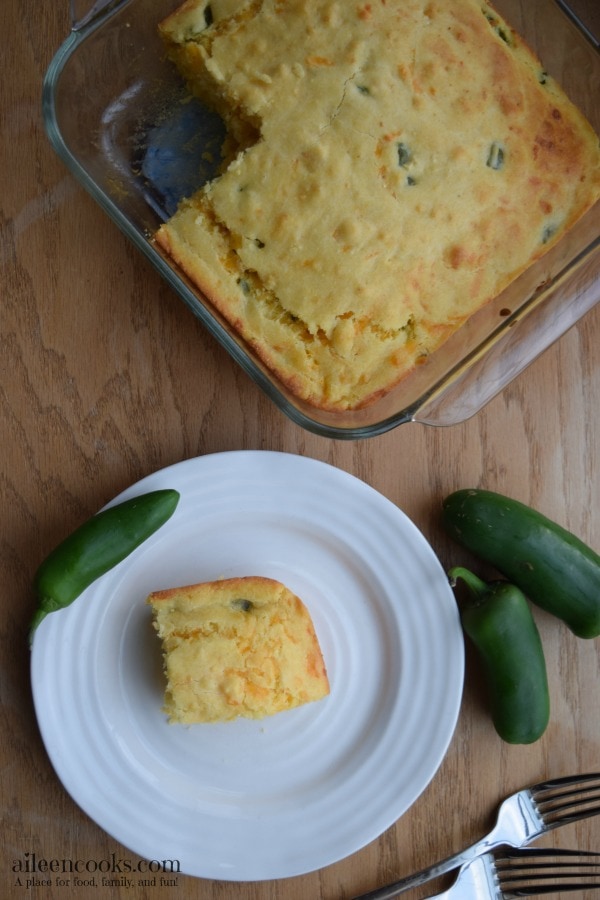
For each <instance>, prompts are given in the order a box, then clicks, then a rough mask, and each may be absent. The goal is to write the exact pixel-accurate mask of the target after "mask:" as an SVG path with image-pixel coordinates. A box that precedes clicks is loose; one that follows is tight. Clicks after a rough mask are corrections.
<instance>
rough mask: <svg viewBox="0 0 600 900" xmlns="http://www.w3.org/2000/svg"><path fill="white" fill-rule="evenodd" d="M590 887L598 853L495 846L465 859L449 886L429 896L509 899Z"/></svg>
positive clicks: (598, 869)
mask: <svg viewBox="0 0 600 900" xmlns="http://www.w3.org/2000/svg"><path fill="white" fill-rule="evenodd" d="M592 857H593V858H594V861H592ZM594 889H596V890H598V889H600V853H593V852H591V851H587V850H554V849H541V850H537V849H535V850H533V849H532V850H505V851H502V850H496V852H495V853H484V854H483V856H477V857H476V858H475V859H474V860H472V861H471V862H470V863H467V864H466V865H465V866H463V868H462V869H461V870H460V872H459V874H458V878H457V879H456V881H455V882H454V884H453V885H452V887H450V888H448V890H447V891H443V892H442V893H441V894H432V895H431V896H430V897H429V900H513V898H516V897H534V896H539V895H540V894H550V893H554V892H559V891H560V892H562V891H584V890H594Z"/></svg>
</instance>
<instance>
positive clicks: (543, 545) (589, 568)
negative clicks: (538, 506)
mask: <svg viewBox="0 0 600 900" xmlns="http://www.w3.org/2000/svg"><path fill="white" fill-rule="evenodd" d="M442 521H443V523H444V525H445V527H446V529H447V530H448V532H449V534H450V535H452V537H453V538H454V539H455V540H456V541H458V543H460V544H462V546H463V547H466V548H467V549H468V550H470V551H471V552H473V553H474V554H476V555H477V556H479V557H480V558H481V559H483V560H485V561H486V562H488V563H491V564H492V565H493V566H495V568H496V569H498V571H499V572H501V573H502V575H504V576H505V577H506V578H507V579H508V580H509V581H511V582H512V583H513V584H516V585H517V586H518V587H519V588H520V589H521V590H522V591H523V593H525V594H526V595H527V596H528V597H529V599H530V600H531V601H532V602H533V603H535V604H536V605H537V606H539V607H541V608H542V609H545V610H546V611H547V612H549V613H552V615H554V616H556V617H558V618H559V619H561V620H562V621H563V622H565V624H566V625H567V626H568V627H569V628H570V629H571V631H573V632H574V634H576V635H577V636H578V637H581V638H594V637H597V636H598V635H600V556H598V554H597V553H595V552H594V551H593V550H592V549H591V548H590V547H588V546H586V545H585V544H584V543H583V542H582V541H580V540H579V538H577V537H575V535H573V534H571V532H569V531H567V530H566V529H564V528H561V526H560V525H557V524H556V523H555V522H552V521H551V520H550V519H547V518H546V517H545V516H543V515H541V513H538V512H536V511H535V510H533V509H531V508H530V507H528V506H526V505H525V504H523V503H519V502H518V501H517V500H511V499H510V498H508V497H504V496H503V495H502V494H497V493H494V492H493V491H484V490H461V491H456V492H455V493H453V494H450V495H449V496H448V497H447V498H446V499H445V500H444V502H443V504H442Z"/></svg>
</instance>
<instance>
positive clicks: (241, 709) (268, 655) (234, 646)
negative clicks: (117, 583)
mask: <svg viewBox="0 0 600 900" xmlns="http://www.w3.org/2000/svg"><path fill="white" fill-rule="evenodd" d="M147 602H148V603H149V604H150V605H151V607H152V610H153V616H154V627H155V628H156V631H157V632H158V635H159V637H160V638H161V640H162V647H163V657H164V669H165V675H166V678H167V687H166V692H165V712H166V713H167V715H168V717H169V720H170V721H171V722H182V723H187V724H191V723H196V722H218V721H225V720H228V719H235V718H237V717H238V716H244V717H246V718H251V719H261V718H263V717H264V716H270V715H273V714H274V713H278V712H281V711H282V710H284V709H292V708H293V707H296V706H300V705H301V704H304V703H309V702H311V701H313V700H320V699H321V698H323V697H325V696H326V695H327V694H328V693H329V681H328V678H327V672H326V669H325V664H324V662H323V657H322V654H321V649H320V647H319V643H318V639H317V636H316V633H315V629H314V626H313V623H312V620H311V617H310V614H309V612H308V610H307V608H306V607H305V606H304V604H303V603H302V601H301V600H300V599H299V598H298V597H296V596H295V594H293V593H292V592H291V591H290V590H288V588H286V587H285V585H283V584H281V583H280V582H278V581H274V580H273V579H269V578H262V577H258V576H250V577H246V578H230V579H223V580H221V581H212V582H204V583H203V584H194V585H191V586H189V587H181V588H172V589H169V590H164V591H157V592H155V593H152V594H150V596H149V597H148V601H147Z"/></svg>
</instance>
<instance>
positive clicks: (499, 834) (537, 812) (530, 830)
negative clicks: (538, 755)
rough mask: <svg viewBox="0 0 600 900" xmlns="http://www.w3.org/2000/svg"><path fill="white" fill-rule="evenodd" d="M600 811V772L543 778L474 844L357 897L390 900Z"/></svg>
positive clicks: (507, 804) (503, 809)
mask: <svg viewBox="0 0 600 900" xmlns="http://www.w3.org/2000/svg"><path fill="white" fill-rule="evenodd" d="M598 813H600V773H598V772H594V773H591V774H589V775H571V776H567V777H565V778H555V779H554V780H552V781H543V782H542V783H541V784H536V785H533V786H532V787H529V788H525V789H524V790H522V791H518V792H517V793H516V794H513V795H512V796H511V797H508V798H507V799H506V800H505V801H504V802H503V803H502V804H501V806H500V808H499V809H498V816H497V819H496V824H495V826H494V828H493V829H492V830H491V831H490V833H489V834H488V835H486V837H484V838H482V839H481V840H479V841H477V843H475V844H473V845H472V846H471V847H468V848H467V849H466V850H463V851H462V852H461V853H456V854H454V855H453V856H449V857H447V858H446V859H443V860H441V861H440V862H438V863H435V864H434V865H432V866H428V867H427V868H426V869H422V870H421V871H420V872H415V874H413V875H408V876H407V877H406V878H401V879H399V880H398V881H395V882H393V883H392V884H388V885H387V886H386V887H382V888H377V889H376V890H374V891H370V892H369V893H367V894H361V895H360V896H358V897H355V898H354V900H390V898H391V897H397V896H398V895H399V894H401V893H403V891H406V890H408V889H409V888H412V887H416V886H417V885H419V884H424V883H425V882H426V881H430V880H431V879H432V878H437V877H438V875H443V874H444V873H445V872H449V871H450V870H451V869H457V868H459V867H460V866H463V865H464V864H465V863H467V862H470V861H471V860H472V859H475V857H477V856H481V854H483V853H487V852H488V851H490V850H493V849H494V848H496V847H502V846H505V847H524V846H525V845H526V844H529V843H530V842H531V841H533V840H534V839H535V838H537V837H539V836H540V835H541V834H545V833H546V832H547V831H550V830H551V829H552V828H557V827H558V826H559V825H566V824H567V823H568V822H576V821H578V820H579V819H585V818H587V817H588V816H595V815H597V814H598Z"/></svg>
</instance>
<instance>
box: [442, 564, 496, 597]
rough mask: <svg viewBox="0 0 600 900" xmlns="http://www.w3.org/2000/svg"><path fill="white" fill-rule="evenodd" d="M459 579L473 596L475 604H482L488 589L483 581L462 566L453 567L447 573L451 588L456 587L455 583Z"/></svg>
mask: <svg viewBox="0 0 600 900" xmlns="http://www.w3.org/2000/svg"><path fill="white" fill-rule="evenodd" d="M459 578H462V580H463V581H464V582H465V584H466V585H467V587H468V588H469V590H470V591H471V593H472V594H473V596H474V597H475V602H476V603H482V602H483V601H484V600H485V598H486V596H487V595H488V594H489V592H490V589H489V586H488V585H487V584H486V583H485V581H483V579H481V578H479V577H478V576H477V575H475V574H474V573H473V572H471V571H470V570H469V569H465V568H463V566H454V567H453V568H452V569H450V571H449V572H448V580H449V581H450V585H451V586H452V587H455V586H456V582H457V581H458V579H459Z"/></svg>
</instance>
